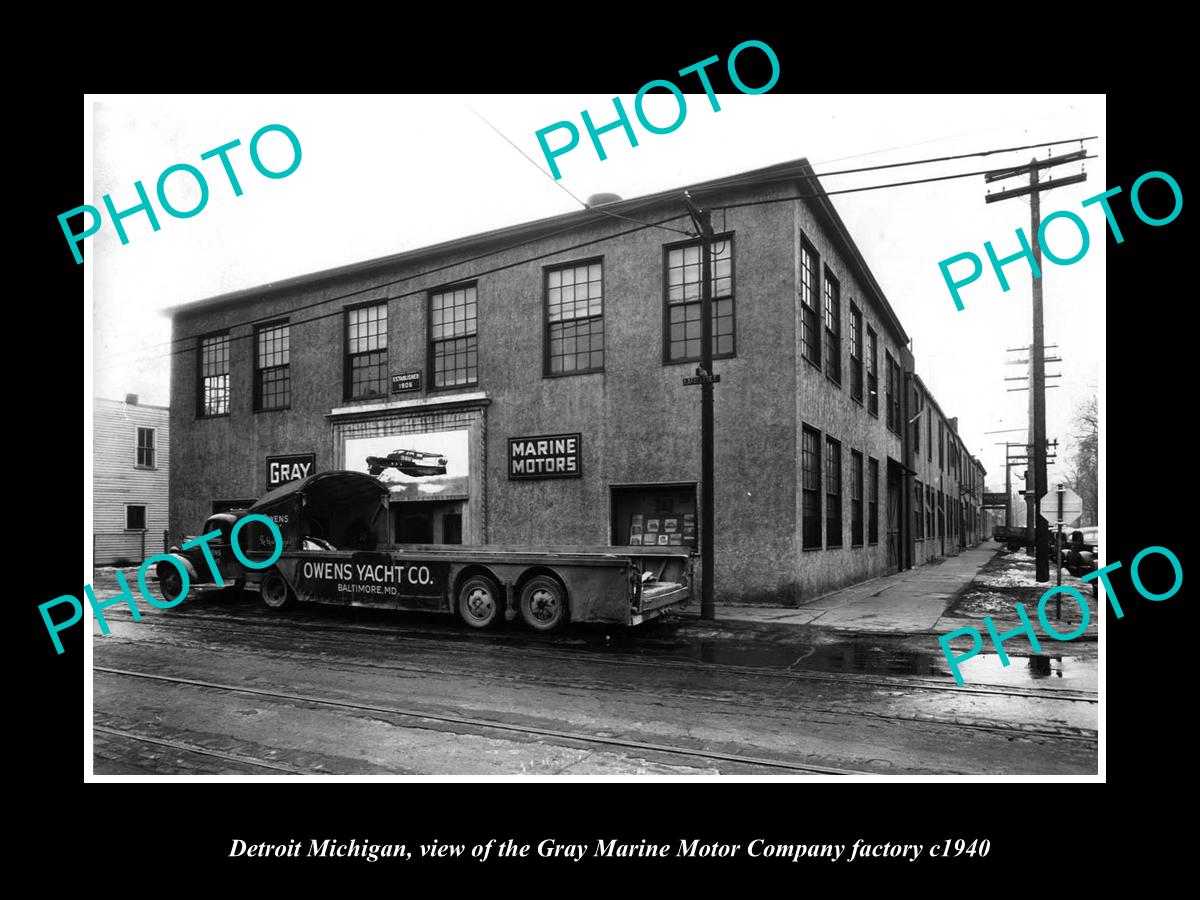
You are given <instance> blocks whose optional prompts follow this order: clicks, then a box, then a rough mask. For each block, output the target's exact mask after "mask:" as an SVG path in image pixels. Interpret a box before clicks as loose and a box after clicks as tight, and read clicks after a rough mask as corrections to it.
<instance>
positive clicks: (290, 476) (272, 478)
mask: <svg viewBox="0 0 1200 900" xmlns="http://www.w3.org/2000/svg"><path fill="white" fill-rule="evenodd" d="M316 471H317V455H316V454H315V453H293V454H291V455H289V456H268V457H267V490H270V489H271V488H277V487H279V486H280V485H281V484H287V483H288V482H289V481H299V480H300V479H302V478H307V477H308V476H309V475H312V474H314V473H315V472H316Z"/></svg>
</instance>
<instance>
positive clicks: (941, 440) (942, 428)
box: [938, 419, 946, 469]
mask: <svg viewBox="0 0 1200 900" xmlns="http://www.w3.org/2000/svg"><path fill="white" fill-rule="evenodd" d="M945 446H946V423H945V422H944V421H942V420H941V419H938V468H939V469H942V468H944V467H945V463H944V456H943V448H945Z"/></svg>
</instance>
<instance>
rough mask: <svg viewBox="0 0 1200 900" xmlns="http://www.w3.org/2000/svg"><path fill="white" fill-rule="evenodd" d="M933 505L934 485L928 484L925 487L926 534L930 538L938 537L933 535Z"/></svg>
mask: <svg viewBox="0 0 1200 900" xmlns="http://www.w3.org/2000/svg"><path fill="white" fill-rule="evenodd" d="M933 503H934V500H933V485H931V484H927V485H925V534H926V535H927V536H928V537H930V538H934V537H937V535H935V534H934V533H933V509H934V507H933Z"/></svg>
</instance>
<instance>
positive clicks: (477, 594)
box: [458, 575, 502, 628]
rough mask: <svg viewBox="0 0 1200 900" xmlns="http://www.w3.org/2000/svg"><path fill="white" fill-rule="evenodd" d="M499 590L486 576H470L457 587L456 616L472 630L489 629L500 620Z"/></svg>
mask: <svg viewBox="0 0 1200 900" xmlns="http://www.w3.org/2000/svg"><path fill="white" fill-rule="evenodd" d="M500 596H501V595H500V589H499V588H498V587H496V582H494V581H492V579H490V578H488V577H487V576H486V575H472V576H471V577H470V578H468V579H466V580H465V581H463V583H462V584H461V585H459V587H458V616H459V618H460V619H462V620H463V621H464V622H466V623H467V624H468V625H470V626H471V627H472V628H491V627H492V626H493V625H495V624H496V623H497V622H499V621H500V619H501V618H502V616H501V614H500V613H501V608H502V606H501V602H502V601H501V599H500Z"/></svg>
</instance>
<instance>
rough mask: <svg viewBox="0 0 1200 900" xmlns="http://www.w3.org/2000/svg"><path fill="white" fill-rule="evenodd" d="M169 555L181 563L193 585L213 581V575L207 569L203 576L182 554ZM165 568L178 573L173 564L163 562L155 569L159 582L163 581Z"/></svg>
mask: <svg viewBox="0 0 1200 900" xmlns="http://www.w3.org/2000/svg"><path fill="white" fill-rule="evenodd" d="M168 555H169V556H170V557H171V559H174V560H178V561H179V564H180V565H182V566H183V568H184V569H185V570H186V571H187V574H188V581H190V582H191V583H192V584H204V583H205V582H209V581H212V573H211V572H209V571H208V568H207V567H205V571H204V574H203V575H201V574H200V573H198V572H197V571H196V567H195V566H194V565H192V561H191V560H190V559H188V558H187V557H186V556H184V555H183V554H182V553H170V554H168ZM163 566H166V567H167V568H168V570H169V571H176V569H175V567H174V566H173V565H171V563H169V562H167V561H166V560H165V559H164V560H162V561H161V562H159V564H158V565H156V566H155V567H154V571H155V572H156V573H158V578H159V581H162V577H163Z"/></svg>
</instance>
